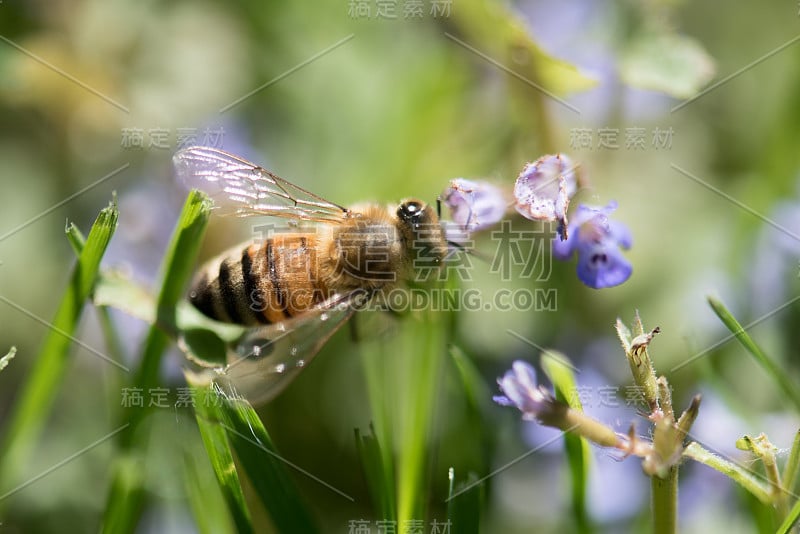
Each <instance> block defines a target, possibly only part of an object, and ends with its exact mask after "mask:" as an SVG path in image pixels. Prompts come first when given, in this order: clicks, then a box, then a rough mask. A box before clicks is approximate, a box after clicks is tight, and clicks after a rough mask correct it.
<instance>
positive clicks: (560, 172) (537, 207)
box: [514, 154, 578, 240]
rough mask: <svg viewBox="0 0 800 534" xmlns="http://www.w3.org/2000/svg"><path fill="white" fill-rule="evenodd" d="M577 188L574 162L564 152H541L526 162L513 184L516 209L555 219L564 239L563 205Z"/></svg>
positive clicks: (525, 214)
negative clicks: (539, 156) (542, 154)
mask: <svg viewBox="0 0 800 534" xmlns="http://www.w3.org/2000/svg"><path fill="white" fill-rule="evenodd" d="M577 189H578V182H577V179H576V176H575V166H574V165H573V163H572V160H570V159H569V158H568V157H567V156H565V155H564V154H555V155H549V156H542V157H541V158H539V159H537V160H536V161H534V162H533V163H528V164H527V165H525V168H523V169H522V172H521V173H520V174H519V177H518V178H517V182H516V183H515V184H514V199H515V201H516V204H515V207H516V209H517V211H518V212H519V213H520V215H522V216H523V217H525V218H526V219H531V220H534V221H557V222H558V234H559V236H560V237H561V239H562V240H565V239H567V236H568V234H567V208H568V207H569V199H570V198H572V196H573V195H574V194H575V191H577Z"/></svg>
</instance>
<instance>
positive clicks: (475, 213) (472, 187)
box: [441, 178, 508, 232]
mask: <svg viewBox="0 0 800 534" xmlns="http://www.w3.org/2000/svg"><path fill="white" fill-rule="evenodd" d="M441 198H442V201H443V202H444V203H445V205H446V206H447V207H448V208H449V210H450V215H451V217H452V219H453V221H454V222H455V223H457V224H458V225H460V226H461V227H462V228H464V229H466V230H468V231H471V232H474V231H476V230H482V229H484V228H487V227H488V226H491V225H493V224H495V223H496V222H497V221H499V220H500V219H502V218H503V216H504V215H505V214H506V208H507V207H508V202H507V201H506V199H505V198H504V196H503V192H502V191H501V190H500V188H499V187H497V186H495V185H492V184H490V183H488V182H476V181H472V180H467V179H465V178H456V179H454V180H451V181H450V186H449V187H448V188H447V190H445V191H444V192H443V193H442V195H441Z"/></svg>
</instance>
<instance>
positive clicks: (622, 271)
mask: <svg viewBox="0 0 800 534" xmlns="http://www.w3.org/2000/svg"><path fill="white" fill-rule="evenodd" d="M616 209H617V203H616V202H614V201H612V202H609V203H608V205H607V206H605V207H599V208H595V207H590V206H585V205H583V204H581V205H580V206H578V209H577V211H576V212H575V214H574V215H573V218H572V222H571V223H569V237H568V238H567V240H566V241H559V240H557V239H554V240H553V256H554V257H555V258H556V259H559V260H568V259H569V258H571V257H572V254H573V252H577V254H578V267H577V271H578V278H580V280H581V282H583V283H584V284H586V285H587V286H589V287H593V288H595V289H601V288H604V287H612V286H617V285H619V284H621V283H623V282H625V281H626V280H627V279H628V278H630V276H631V273H632V272H633V267H632V266H631V264H630V262H629V261H628V260H627V259H626V258H625V257H624V256H623V255H622V252H621V251H620V247H622V248H624V249H628V248H630V246H631V243H632V239H631V234H630V231H629V230H628V228H627V227H626V226H625V225H624V224H622V223H620V222H617V221H612V220H609V218H608V216H609V214H610V213H612V212H613V211H614V210H616Z"/></svg>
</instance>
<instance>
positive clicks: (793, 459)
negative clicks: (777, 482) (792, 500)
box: [782, 430, 800, 494]
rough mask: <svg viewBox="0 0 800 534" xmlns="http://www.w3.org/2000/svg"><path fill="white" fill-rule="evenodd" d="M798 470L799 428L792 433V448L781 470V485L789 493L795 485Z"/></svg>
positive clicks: (799, 459) (799, 451)
mask: <svg viewBox="0 0 800 534" xmlns="http://www.w3.org/2000/svg"><path fill="white" fill-rule="evenodd" d="M798 471H800V430H798V431H797V432H795V434H794V442H792V450H791V452H790V453H789V459H788V460H787V461H786V467H785V468H784V470H783V477H782V478H783V487H784V489H786V491H788V492H789V493H790V494H793V493H794V487H795V485H797V473H798Z"/></svg>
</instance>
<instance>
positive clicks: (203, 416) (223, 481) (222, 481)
mask: <svg viewBox="0 0 800 534" xmlns="http://www.w3.org/2000/svg"><path fill="white" fill-rule="evenodd" d="M194 392H195V395H194V398H195V402H194V407H195V408H194V409H195V416H196V417H197V426H198V428H199V429H200V436H201V437H202V439H203V445H204V446H205V449H206V454H207V455H208V459H209V460H210V462H211V467H212V469H213V471H214V475H216V478H217V483H218V485H219V488H220V490H221V491H222V496H223V498H224V500H225V503H226V504H227V507H228V511H229V512H230V515H231V517H232V518H233V522H234V523H235V525H236V530H237V531H238V532H243V533H247V532H253V526H252V523H251V519H250V511H249V510H248V509H247V504H246V502H245V498H244V492H243V491H242V486H241V483H240V481H239V475H238V473H237V471H236V465H235V464H234V463H233V453H232V451H231V449H230V443H229V442H228V438H227V435H226V431H225V429H224V428H223V427H222V424H221V422H220V420H219V419H218V413H217V410H218V408H217V407H216V406H215V405H216V404H218V403H219V398H218V397H217V394H216V392H214V391H213V390H212V389H211V388H210V387H209V386H196V387H195V389H194ZM191 495H192V493H191V492H190V500H192V501H194V500H199V498H200V496H194V497H191ZM193 508H194V510H195V520H196V521H197V523H198V526H200V525H201V524H202V523H203V522H204V521H205V519H204V515H205V512H204V510H203V504H202V502H198V503H197V504H195V505H194V506H193ZM200 530H201V531H202V528H201V529H200Z"/></svg>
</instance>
